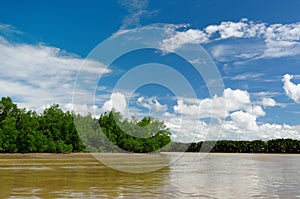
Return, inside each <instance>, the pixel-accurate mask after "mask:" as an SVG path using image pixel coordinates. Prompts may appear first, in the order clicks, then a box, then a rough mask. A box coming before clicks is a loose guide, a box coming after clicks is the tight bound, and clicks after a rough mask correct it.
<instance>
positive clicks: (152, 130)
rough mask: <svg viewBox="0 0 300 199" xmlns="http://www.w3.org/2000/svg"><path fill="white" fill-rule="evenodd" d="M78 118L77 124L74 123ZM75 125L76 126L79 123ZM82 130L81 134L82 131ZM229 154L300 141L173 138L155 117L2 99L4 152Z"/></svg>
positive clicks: (295, 148) (278, 148)
mask: <svg viewBox="0 0 300 199" xmlns="http://www.w3.org/2000/svg"><path fill="white" fill-rule="evenodd" d="M74 121H75V122H74ZM75 124H76V125H75ZM78 132H79V133H78ZM123 150H124V151H129V152H135V153H146V152H159V151H170V152H184V151H187V152H199V151H211V152H230V153H300V141H299V140H292V139H276V140H269V141H261V140H256V141H227V140H223V141H216V142H215V141H206V142H198V143H178V142H171V133H170V130H169V129H168V128H167V127H166V125H165V124H164V122H163V121H159V120H157V119H154V118H152V117H144V118H142V119H141V120H138V119H135V118H132V119H131V120H128V119H123V118H122V115H121V114H120V113H118V112H116V111H114V110H112V111H110V112H106V113H104V114H102V115H101V116H100V117H99V119H96V118H94V117H92V116H91V115H90V114H89V115H86V116H81V115H78V114H75V113H72V112H69V111H67V112H64V111H63V110H62V109H60V108H59V106H58V105H53V106H51V107H49V108H46V109H45V110H44V111H43V112H42V113H41V114H37V113H36V112H35V111H31V110H26V109H20V108H18V107H17V105H16V104H14V103H13V102H12V100H11V98H9V97H2V99H1V101H0V153H28V152H31V153H35V152H48V153H70V152H121V151H123Z"/></svg>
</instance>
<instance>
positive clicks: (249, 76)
mask: <svg viewBox="0 0 300 199" xmlns="http://www.w3.org/2000/svg"><path fill="white" fill-rule="evenodd" d="M263 75H264V74H261V73H244V74H240V75H236V76H234V77H232V78H231V80H250V79H252V80H253V79H254V80H257V79H259V78H260V77H262V76H263Z"/></svg>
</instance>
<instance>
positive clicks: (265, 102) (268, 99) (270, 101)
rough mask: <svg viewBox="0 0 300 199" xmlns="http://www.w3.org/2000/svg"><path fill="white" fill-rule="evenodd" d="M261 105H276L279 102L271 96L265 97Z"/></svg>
mask: <svg viewBox="0 0 300 199" xmlns="http://www.w3.org/2000/svg"><path fill="white" fill-rule="evenodd" d="M261 105H263V106H264V107H268V106H271V107H272V106H276V105H277V103H276V101H275V100H274V99H273V98H271V97H263V98H262V100H261Z"/></svg>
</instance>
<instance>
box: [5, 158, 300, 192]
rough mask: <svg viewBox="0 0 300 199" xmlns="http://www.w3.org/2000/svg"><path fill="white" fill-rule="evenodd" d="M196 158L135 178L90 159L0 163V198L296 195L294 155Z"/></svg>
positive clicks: (299, 184)
mask: <svg viewBox="0 0 300 199" xmlns="http://www.w3.org/2000/svg"><path fill="white" fill-rule="evenodd" d="M167 156H168V157H169V158H170V160H172V159H174V158H175V157H177V156H176V155H175V154H172V153H169V154H167ZM199 157H200V156H199V154H194V153H189V154H185V155H184V157H182V158H181V159H180V160H179V161H176V162H175V163H173V164H171V165H170V166H168V167H164V168H163V169H160V170H158V171H154V172H148V173H140V174H135V173H126V172H121V171H118V170H114V169H112V168H108V167H106V166H104V165H103V164H101V163H99V162H98V161H96V160H95V159H93V158H92V157H89V158H66V159H62V158H59V159H54V158H47V159H0V176H1V186H0V198H251V197H252V198H296V197H300V177H299V174H300V170H299V166H300V155H271V154H257V155H252V154H209V155H208V156H206V157H205V158H199ZM125 159H126V158H123V161H125ZM119 160H120V161H122V160H121V159H120V158H119ZM154 162H155V160H154ZM171 162H172V161H171ZM139 169H141V167H140V168H139Z"/></svg>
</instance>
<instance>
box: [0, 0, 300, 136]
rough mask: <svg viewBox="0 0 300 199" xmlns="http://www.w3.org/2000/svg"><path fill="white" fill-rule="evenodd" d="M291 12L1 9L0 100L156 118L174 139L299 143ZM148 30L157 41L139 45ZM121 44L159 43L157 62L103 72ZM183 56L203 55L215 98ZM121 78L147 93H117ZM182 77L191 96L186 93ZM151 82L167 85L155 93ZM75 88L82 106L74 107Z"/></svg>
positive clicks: (224, 7) (191, 7)
mask: <svg viewBox="0 0 300 199" xmlns="http://www.w3.org/2000/svg"><path fill="white" fill-rule="evenodd" d="M299 9H300V2H299V1H297V0H290V1H283V0H282V1H281V0H280V1H279V0H278V1H272V2H267V1H266V2H262V1H247V2H242V1H237V0H230V1H221V0H216V1H214V0H211V1H198V0H185V1H182V0H178V1H171V0H165V1H146V0H144V1H137V0H127V1H126V0H120V1H84V2H83V1H74V2H72V1H56V0H55V1H37V0H36V1H33V0H32V1H30V0H29V1H13V0H12V1H7V2H2V3H1V6H0V67H1V74H0V77H1V78H0V81H1V82H0V96H11V97H12V98H13V100H14V101H15V102H16V103H18V104H19V106H21V107H27V108H30V109H35V110H37V111H41V110H43V109H44V108H45V107H49V105H51V104H53V103H59V104H60V105H61V107H62V108H64V109H65V110H72V109H74V110H75V109H76V111H78V112H83V113H86V112H93V113H94V114H95V115H99V114H101V113H102V112H103V111H107V110H109V109H110V108H111V107H115V108H116V109H117V110H119V111H120V112H122V113H123V114H124V115H125V116H128V117H130V116H137V117H141V116H146V115H152V116H154V117H158V118H160V119H163V120H165V122H166V124H167V126H168V127H170V129H171V130H172V132H173V139H174V140H178V141H191V140H201V139H202V140H203V139H209V138H217V139H272V138H280V137H284V138H287V137H290V138H296V139H300V119H299V114H300V106H299V103H300V69H299V67H300V56H299V55H300V14H299ZM145 27H146V29H145V31H144V30H143V28H145ZM147 28H148V29H147ZM141 29H142V30H143V31H140V32H139V33H137V32H138V31H135V30H141ZM150 29H151V30H156V29H159V30H160V31H163V33H162V35H160V36H159V38H160V39H161V40H157V38H154V36H153V35H151V34H148V35H147V34H146V32H147V30H150ZM141 32H142V33H141ZM127 36H134V37H136V38H137V39H136V41H139V42H141V43H143V42H144V43H143V44H145V43H147V42H148V43H155V42H157V45H152V44H151V45H150V46H152V47H153V46H155V47H157V49H158V50H159V51H160V53H158V51H157V49H143V50H136V51H134V52H130V53H127V54H126V55H122V56H120V57H118V59H116V60H114V61H113V62H112V63H106V61H105V60H103V59H104V55H106V54H109V53H110V52H111V54H113V53H115V52H117V51H118V50H119V49H118V47H119V43H116V41H119V40H120V39H123V40H126V38H127ZM152 36H153V38H152ZM118 39H119V40H118ZM105 42H106V43H105ZM109 42H113V44H112V43H109ZM114 42H115V43H114ZM127 42H128V41H127ZM125 43H126V42H125ZM99 44H100V45H99ZM98 45H99V46H98ZM105 45H106V47H105V49H104V50H103V46H105ZM120 45H121V44H120ZM127 45H128V46H130V48H133V45H134V42H133V43H131V42H130V41H129V42H128V43H127ZM96 46H98V47H97V48H95V47H96ZM199 46H202V47H203V50H201V49H200V48H198V47H199ZM94 48H95V49H94ZM128 48H129V47H128ZM93 49H94V51H92V50H93ZM181 50H182V51H185V55H188V56H192V55H191V52H192V50H194V51H193V52H195V53H196V52H197V53H200V54H201V53H202V54H201V55H200V54H199V60H202V59H203V60H206V61H207V62H208V63H209V64H208V65H207V66H206V65H205V64H203V65H202V67H203V69H202V70H203V72H204V73H205V72H207V71H209V70H210V69H207V70H206V68H208V67H209V66H211V67H212V68H213V67H216V70H217V71H218V74H219V75H220V77H221V79H222V85H221V86H222V87H223V90H222V92H220V91H218V92H211V93H210V91H211V90H210V88H209V87H210V86H209V85H213V83H211V81H213V80H215V77H216V76H214V78H213V79H209V78H206V77H203V76H201V75H203V74H200V75H199V74H198V73H197V70H195V68H193V64H191V62H193V61H195V60H184V59H182V58H180V57H178V55H177V52H181ZM97 53H102V54H101V55H100V56H99V54H97ZM205 53H207V55H208V57H209V59H208V58H207V57H206V54H205ZM111 54H109V56H111ZM210 62H211V63H210ZM147 63H148V65H143V64H147ZM149 63H150V64H149ZM159 63H160V64H163V65H164V66H169V68H167V67H164V66H163V65H157V64H159ZM151 64H152V65H151ZM200 65H201V63H200ZM151 67H152V68H151ZM205 67H206V68H205ZM134 69H136V70H134ZM170 69H174V70H170ZM149 70H150V71H149ZM151 70H152V72H155V73H156V74H158V75H153V74H152V76H151ZM160 70H161V71H160ZM134 72H137V73H134ZM173 73H174V74H173ZM78 74H79V75H78ZM133 74H135V76H134V75H133ZM136 74H138V75H136ZM177 74H180V75H181V76H178V78H177ZM76 75H77V79H76ZM101 75H102V76H101ZM126 75H127V76H126ZM99 77H101V78H100V81H99V82H98V80H99ZM122 77H125V78H123V79H122ZM126 77H130V78H128V79H130V80H132V81H130V82H129V83H131V84H137V82H138V80H139V81H140V82H142V80H145V79H147V78H148V79H151V78H152V79H153V82H154V83H153V82H152V84H144V85H137V88H136V90H130V89H129V88H133V87H131V86H132V85H130V84H128V87H127V88H125V86H124V85H123V86H120V85H119V87H118V88H117V86H118V84H117V83H118V81H120V82H122V81H123V82H124V81H125V80H126ZM172 77H173V79H172ZM181 77H184V78H183V79H182V81H185V80H188V82H189V83H190V84H191V87H192V89H193V91H194V92H195V96H192V94H191V93H190V94H191V95H190V94H188V91H187V92H186V93H184V92H183V91H185V90H187V89H188V88H187V87H184V86H183V83H182V82H180V81H179V80H180V78H181ZM81 78H82V79H81ZM156 78H157V79H156ZM159 78H161V79H162V80H168V81H170V82H173V84H168V85H162V84H161V85H159V81H160V80H159ZM184 79H185V80H184ZM80 80H82V81H80ZM154 80H155V81H156V80H157V82H156V84H155V81H154ZM126 81H129V80H126ZM95 82H96V85H95ZM160 83H161V82H160ZM74 85H75V86H76V85H79V86H78V87H75V91H78V93H80V95H79V94H78V96H81V95H82V96H85V97H84V100H86V101H84V102H83V101H80V103H79V101H78V104H76V103H74V99H72V96H73V97H74V92H73V86H74ZM95 86H96V89H97V90H96V92H95ZM181 86H182V87H181ZM76 89H77V90H76ZM180 89H182V90H180ZM175 91H176V92H177V94H175V93H174V92H175ZM178 93H180V94H178ZM76 95H77V93H75V97H76ZM80 99H83V98H80ZM72 103H74V104H72ZM74 107H75V108H74ZM212 107H214V108H212ZM208 112H210V114H214V115H213V116H209V113H208ZM215 132H218V133H215Z"/></svg>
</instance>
